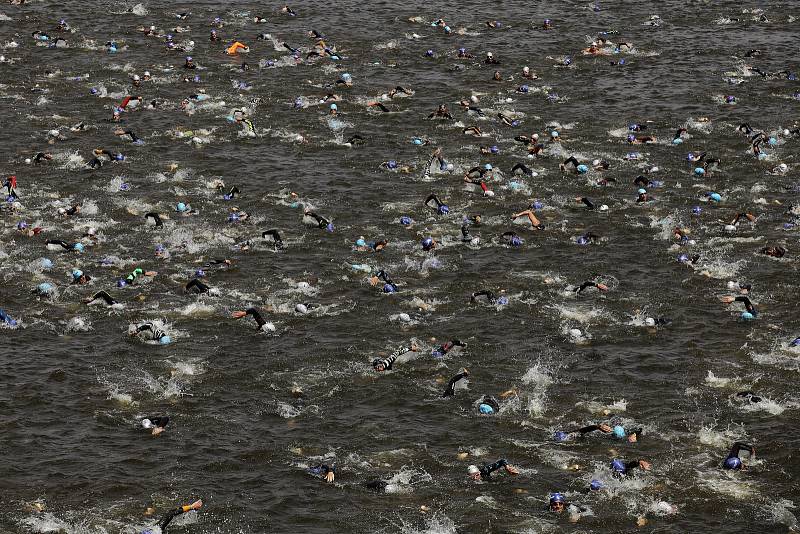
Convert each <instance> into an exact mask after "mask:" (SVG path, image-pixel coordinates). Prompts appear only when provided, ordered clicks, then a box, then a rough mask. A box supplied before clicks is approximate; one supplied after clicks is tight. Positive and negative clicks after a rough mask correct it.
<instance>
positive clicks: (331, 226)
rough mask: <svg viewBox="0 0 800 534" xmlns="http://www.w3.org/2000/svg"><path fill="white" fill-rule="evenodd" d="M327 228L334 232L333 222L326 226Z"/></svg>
mask: <svg viewBox="0 0 800 534" xmlns="http://www.w3.org/2000/svg"><path fill="white" fill-rule="evenodd" d="M325 230H327V231H328V232H331V233H332V232H333V223H328V226H326V227H325Z"/></svg>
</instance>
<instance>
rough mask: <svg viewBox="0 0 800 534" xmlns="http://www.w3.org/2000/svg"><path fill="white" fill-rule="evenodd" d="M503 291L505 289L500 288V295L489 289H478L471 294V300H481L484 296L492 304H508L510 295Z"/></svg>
mask: <svg viewBox="0 0 800 534" xmlns="http://www.w3.org/2000/svg"><path fill="white" fill-rule="evenodd" d="M503 293H505V290H504V289H503V290H500V296H499V297H498V296H497V295H495V294H494V292H492V291H490V290H488V289H482V290H480V291H476V292H474V293H472V294H471V295H470V296H469V301H470V302H479V300H480V299H481V298H484V299H485V300H486V302H488V303H489V304H492V305H497V304H500V305H505V304H508V297H506V296H505V295H504V294H503Z"/></svg>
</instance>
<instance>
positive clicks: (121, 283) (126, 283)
mask: <svg viewBox="0 0 800 534" xmlns="http://www.w3.org/2000/svg"><path fill="white" fill-rule="evenodd" d="M127 285H128V282H126V281H125V280H124V279H122V278H120V279H119V280H117V287H119V288H123V287H125V286H127Z"/></svg>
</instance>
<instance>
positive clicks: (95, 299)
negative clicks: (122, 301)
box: [83, 291, 118, 306]
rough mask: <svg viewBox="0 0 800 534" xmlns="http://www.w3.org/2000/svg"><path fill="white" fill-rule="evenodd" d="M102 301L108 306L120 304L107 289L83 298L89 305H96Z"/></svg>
mask: <svg viewBox="0 0 800 534" xmlns="http://www.w3.org/2000/svg"><path fill="white" fill-rule="evenodd" d="M100 302H104V303H105V305H106V306H113V305H115V304H118V302H117V301H116V300H114V299H113V298H112V297H111V295H109V294H108V293H107V292H106V291H98V292H97V293H95V294H94V295H92V296H91V297H88V298H86V299H84V300H83V303H84V304H86V305H87V306H95V305H97V304H100Z"/></svg>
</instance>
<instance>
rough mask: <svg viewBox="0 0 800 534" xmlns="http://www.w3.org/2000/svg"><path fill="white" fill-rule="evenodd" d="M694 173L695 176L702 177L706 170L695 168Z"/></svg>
mask: <svg viewBox="0 0 800 534" xmlns="http://www.w3.org/2000/svg"><path fill="white" fill-rule="evenodd" d="M694 173H695V174H696V175H697V176H702V175H704V174H705V173H706V170H705V169H704V168H703V167H695V168H694Z"/></svg>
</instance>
